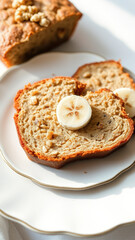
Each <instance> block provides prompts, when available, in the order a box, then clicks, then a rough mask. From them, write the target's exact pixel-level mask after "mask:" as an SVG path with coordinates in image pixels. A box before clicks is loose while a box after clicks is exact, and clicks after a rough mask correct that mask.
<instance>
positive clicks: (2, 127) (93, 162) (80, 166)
mask: <svg viewBox="0 0 135 240" xmlns="http://www.w3.org/2000/svg"><path fill="white" fill-rule="evenodd" d="M102 60H104V59H103V58H102V57H100V56H98V55H95V54H92V53H56V52H54V53H46V54H42V55H39V56H38V57H35V58H33V59H32V60H30V61H28V62H26V63H24V64H22V65H20V66H17V67H13V68H11V69H10V70H8V72H7V73H6V74H4V76H3V77H2V78H1V81H0V101H1V103H2V104H1V108H0V152H1V155H2V157H3V159H4V160H5V162H6V163H7V164H8V166H9V167H11V169H12V170H14V171H15V172H16V173H18V174H20V175H22V176H24V177H27V178H29V179H31V180H33V181H34V182H35V183H37V184H40V185H41V186H46V187H51V188H59V189H64V190H84V189H89V188H93V187H96V186H99V185H102V184H105V183H108V182H110V181H112V180H114V179H115V178H116V177H118V176H119V175H120V174H121V173H123V172H124V171H126V170H127V169H129V168H130V167H131V166H132V165H133V163H134V160H135V151H134V145H135V135H134V136H133V137H132V138H131V140H130V141H129V142H128V143H127V144H126V145H125V146H124V147H122V148H120V149H119V150H117V151H115V152H113V153H112V154H111V155H109V156H107V157H104V158H100V159H90V160H83V161H76V162H73V163H70V164H67V165H66V166H64V167H63V168H61V169H53V168H50V167H47V166H43V165H40V164H37V163H35V162H32V161H30V160H29V159H28V158H27V156H26V154H25V152H24V151H23V149H22V147H21V146H20V144H19V140H18V136H17V132H16V128H15V124H14V120H13V116H14V108H13V99H14V96H15V95H16V92H17V91H18V90H19V89H22V88H23V87H24V85H26V84H28V83H29V82H30V83H33V82H35V81H38V80H40V79H43V78H47V77H52V76H60V75H61V76H72V74H73V73H74V72H75V71H76V69H77V68H78V67H79V66H80V65H82V64H85V63H88V62H89V63H90V62H95V61H102Z"/></svg>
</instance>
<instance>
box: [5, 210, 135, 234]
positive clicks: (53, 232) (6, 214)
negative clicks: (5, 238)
mask: <svg viewBox="0 0 135 240" xmlns="http://www.w3.org/2000/svg"><path fill="white" fill-rule="evenodd" d="M0 215H1V216H3V217H5V218H6V219H8V220H12V221H13V222H16V223H19V224H21V225H22V226H25V227H26V228H27V229H30V230H32V231H35V232H37V233H41V234H46V235H62V234H63V235H68V236H73V237H99V236H103V235H104V234H107V233H110V232H112V231H113V230H115V229H118V228H120V227H122V226H127V225H130V224H133V223H135V220H133V221H129V222H123V223H120V224H117V225H115V226H113V227H111V228H109V229H107V230H104V231H101V232H98V233H93V234H81V233H77V232H70V231H63V230H58V231H46V230H41V229H39V228H36V227H33V226H32V225H30V224H29V223H27V222H26V221H24V220H21V219H19V218H17V217H13V216H11V215H10V214H8V213H6V212H5V211H3V210H2V209H0Z"/></svg>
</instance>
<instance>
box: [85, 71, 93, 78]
mask: <svg viewBox="0 0 135 240" xmlns="http://www.w3.org/2000/svg"><path fill="white" fill-rule="evenodd" d="M83 77H84V78H90V77H91V73H90V72H85V73H84V74H83Z"/></svg>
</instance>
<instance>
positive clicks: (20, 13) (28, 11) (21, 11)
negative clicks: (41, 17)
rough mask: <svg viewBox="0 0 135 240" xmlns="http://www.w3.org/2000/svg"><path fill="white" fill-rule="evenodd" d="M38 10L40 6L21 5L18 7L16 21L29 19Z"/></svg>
mask: <svg viewBox="0 0 135 240" xmlns="http://www.w3.org/2000/svg"><path fill="white" fill-rule="evenodd" d="M37 12H38V8H37V7H35V6H26V5H21V6H20V7H19V8H17V9H16V12H15V21H16V22H22V21H28V20H30V18H31V17H32V15H33V14H35V13H37Z"/></svg>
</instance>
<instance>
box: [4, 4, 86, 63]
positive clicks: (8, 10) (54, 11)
mask: <svg viewBox="0 0 135 240" xmlns="http://www.w3.org/2000/svg"><path fill="white" fill-rule="evenodd" d="M34 5H36V6H37V7H38V9H39V11H41V12H44V13H45V14H46V16H47V18H48V20H49V22H50V24H49V26H48V28H50V27H51V26H54V25H56V24H57V23H58V22H62V21H63V20H65V19H66V18H70V17H72V16H75V17H76V22H75V23H74V24H73V26H72V31H71V32H70V34H69V36H68V38H69V37H70V36H71V34H72V33H73V31H74V29H75V26H76V24H77V22H78V20H79V19H80V18H81V16H82V14H81V13H80V12H79V11H78V10H77V9H76V8H75V7H74V5H73V4H72V3H70V2H69V1H68V0H42V1H41V0H34ZM14 15H15V9H13V8H12V1H11V0H4V1H1V3H0V56H1V59H2V61H3V62H4V63H6V65H7V66H11V65H13V62H12V58H11V56H10V58H9V54H10V51H11V50H12V48H14V47H18V46H19V45H20V44H21V43H25V42H28V41H30V40H31V37H32V36H33V35H35V34H37V33H39V32H42V31H44V29H45V27H41V26H40V25H39V24H38V23H35V22H30V21H24V22H19V23H17V22H16V21H15V19H14ZM65 40H67V39H65ZM56 45H58V43H57V44H56ZM51 47H55V44H54V46H53V45H52V46H51ZM48 49H49V48H48ZM14 57H15V56H14Z"/></svg>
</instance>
